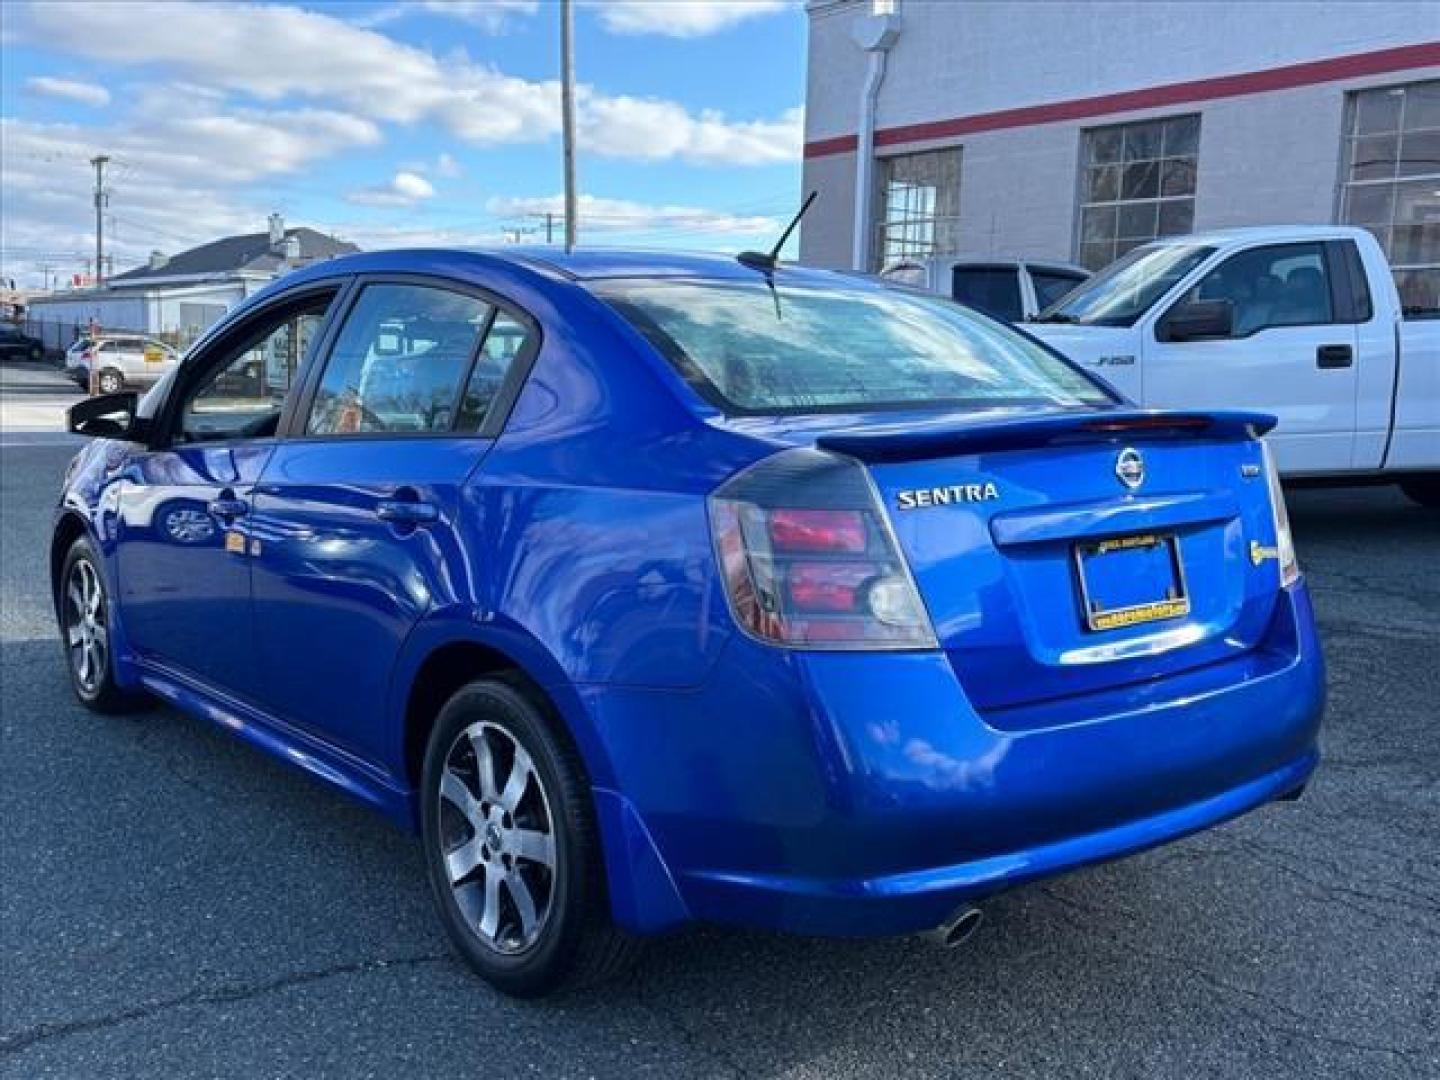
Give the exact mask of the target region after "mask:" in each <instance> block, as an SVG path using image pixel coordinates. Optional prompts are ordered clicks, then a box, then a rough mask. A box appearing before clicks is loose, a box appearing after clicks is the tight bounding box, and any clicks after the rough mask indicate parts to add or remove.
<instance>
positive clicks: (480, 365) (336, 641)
mask: <svg viewBox="0 0 1440 1080" xmlns="http://www.w3.org/2000/svg"><path fill="white" fill-rule="evenodd" d="M517 338H518V340H517ZM537 341H538V330H537V328H536V327H535V325H534V323H533V322H531V321H530V320H529V319H528V318H527V317H525V316H522V315H520V314H519V313H517V312H514V311H512V310H508V309H506V308H505V307H504V306H502V304H501V303H500V302H499V301H498V300H497V299H496V298H494V297H491V296H489V295H486V294H482V293H480V292H477V291H473V290H467V289H461V288H459V287H456V286H453V285H450V284H447V283H445V282H443V281H440V280H436V279H425V278H371V279H368V280H367V279H362V281H361V282H360V284H359V285H358V287H357V290H356V292H355V294H354V296H353V297H352V299H351V301H350V304H349V309H348V311H347V312H346V314H345V315H344V317H343V321H342V322H341V324H340V326H339V329H338V331H337V333H336V334H335V336H334V340H333V344H332V345H330V346H329V348H328V355H327V356H326V357H325V358H324V361H323V363H322V364H319V365H317V367H316V370H315V372H314V374H313V375H312V377H311V378H310V379H309V380H307V382H308V386H307V389H306V392H305V397H304V399H303V405H302V408H301V410H300V412H299V413H298V414H297V415H296V417H295V418H294V421H293V424H294V428H293V432H292V433H291V437H288V438H286V439H285V440H283V441H282V442H281V443H280V444H279V445H278V446H277V448H276V450H275V453H274V455H273V456H272V457H271V458H270V460H269V462H268V463H267V464H266V466H265V471H264V474H263V476H262V477H261V480H260V483H259V485H258V486H257V488H256V492H255V514H254V517H253V519H252V523H251V524H252V527H253V529H254V535H255V539H256V541H257V543H256V546H255V548H254V550H253V551H252V553H251V554H252V558H251V560H250V563H251V567H252V570H253V573H254V595H255V611H256V635H257V642H258V650H259V658H260V662H261V664H262V666H263V668H264V670H265V671H266V672H267V676H268V678H267V682H266V687H265V688H266V695H267V696H266V701H265V705H266V707H267V708H269V709H270V710H272V711H273V712H274V713H275V714H277V715H278V716H280V717H282V718H283V719H285V720H286V721H288V722H291V723H295V724H297V725H300V726H302V727H305V728H307V729H309V730H311V731H314V732H316V733H317V734H319V735H321V736H322V737H324V738H326V739H327V740H328V741H330V742H332V743H334V744H337V745H339V746H342V747H344V748H346V749H348V750H349V751H350V752H352V753H354V754H356V755H357V756H359V757H360V758H362V759H365V760H368V761H371V762H378V761H380V760H381V759H382V757H383V752H384V750H385V748H386V746H387V743H386V736H385V733H384V730H383V724H382V718H383V715H384V706H385V701H386V694H387V691H388V689H389V680H390V673H391V669H392V667H393V665H394V663H395V659H396V657H397V655H398V654H399V652H400V649H401V646H402V644H403V642H404V641H405V638H406V636H407V635H408V634H409V632H410V630H411V628H412V627H414V626H415V624H416V622H417V621H418V620H419V619H420V618H422V617H423V616H424V615H425V614H426V613H427V612H430V611H433V610H435V609H437V608H443V607H445V606H446V605H448V604H451V603H452V602H454V601H456V600H457V599H458V598H461V597H463V596H465V595H468V594H469V593H468V591H469V583H468V580H467V575H469V574H470V573H471V571H472V567H471V565H470V563H469V562H468V561H467V557H466V556H467V551H466V547H465V544H464V541H463V538H462V532H463V528H464V526H463V520H464V517H465V513H466V508H465V506H464V504H463V501H462V491H463V487H464V484H465V482H466V480H467V478H468V477H469V476H470V475H471V473H472V472H474V470H475V468H476V467H477V466H478V465H479V463H480V461H481V459H482V458H483V457H484V456H485V453H486V451H487V450H488V449H489V446H490V444H491V441H492V439H493V437H494V435H495V433H496V431H497V430H498V429H497V426H496V425H497V424H498V423H499V419H498V418H500V417H501V414H502V413H503V412H504V411H505V408H506V407H505V406H504V405H503V404H497V402H500V403H503V402H508V401H513V394H514V392H515V388H516V387H517V386H518V381H517V380H518V379H519V378H521V373H522V371H523V370H524V368H525V367H527V366H528V363H529V360H528V358H529V357H530V356H531V355H532V353H533V349H534V347H535V344H536V342H537Z"/></svg>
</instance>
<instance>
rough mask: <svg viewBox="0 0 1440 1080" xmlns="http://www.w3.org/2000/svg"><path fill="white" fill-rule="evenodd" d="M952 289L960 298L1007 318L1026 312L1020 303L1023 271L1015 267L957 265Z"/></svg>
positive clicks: (971, 304)
mask: <svg viewBox="0 0 1440 1080" xmlns="http://www.w3.org/2000/svg"><path fill="white" fill-rule="evenodd" d="M951 291H952V293H953V294H954V296H955V299H956V300H959V301H960V302H961V303H962V304H969V305H970V306H971V307H973V308H979V309H980V310H981V311H983V312H985V313H986V314H987V315H994V316H995V317H996V318H997V319H1004V320H1006V321H1007V322H1019V321H1020V319H1021V317H1022V316H1023V315H1024V314H1025V312H1024V308H1023V307H1022V306H1021V303H1020V272H1019V271H1018V270H1015V269H1013V268H1011V267H966V266H957V267H956V268H955V272H954V275H953V280H952V284H951Z"/></svg>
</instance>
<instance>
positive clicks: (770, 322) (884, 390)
mask: <svg viewBox="0 0 1440 1080" xmlns="http://www.w3.org/2000/svg"><path fill="white" fill-rule="evenodd" d="M593 287H594V289H595V291H596V293H598V294H599V295H600V296H601V297H603V298H604V299H606V300H608V301H609V302H610V304H611V305H613V306H614V307H615V308H616V309H617V310H619V311H620V313H621V314H622V315H624V316H625V317H626V318H627V319H628V320H629V321H630V322H631V323H632V324H633V325H634V326H635V327H636V329H638V330H639V331H640V333H641V334H643V335H644V336H645V337H646V338H648V339H649V341H650V342H651V343H652V344H653V345H654V346H655V347H656V348H657V349H658V350H659V351H660V352H661V354H662V355H664V356H665V357H666V358H667V359H668V360H669V361H670V362H671V363H672V364H674V365H675V367H676V368H677V370H679V371H680V373H681V374H682V375H683V376H684V377H685V378H686V379H687V380H688V381H689V382H690V383H691V384H692V385H694V386H695V387H696V388H697V390H699V391H700V392H701V393H702V394H704V395H705V396H707V397H709V398H711V399H712V400H718V401H719V402H720V403H721V404H722V405H723V406H724V407H726V408H728V409H730V410H731V411H742V412H748V413H795V412H801V413H803V412H816V411H823V410H832V411H833V410H838V409H873V408H887V407H888V408H896V407H902V406H909V407H917V408H919V407H925V408H929V407H933V408H946V407H950V408H954V407H956V406H961V407H964V406H974V407H982V408H983V407H991V406H998V405H1009V404H1016V405H1024V406H1040V407H1044V406H1056V407H1062V408H1063V407H1072V406H1078V405H1086V404H1089V405H1098V404H1105V403H1107V402H1109V401H1110V400H1111V398H1110V397H1109V395H1107V394H1106V393H1105V392H1104V391H1102V390H1101V389H1100V388H1099V387H1097V386H1096V384H1094V383H1093V382H1091V381H1090V379H1088V378H1087V377H1086V376H1084V375H1082V374H1081V373H1080V372H1079V371H1077V370H1076V369H1074V368H1073V367H1071V366H1070V365H1068V364H1066V363H1065V362H1064V361H1062V360H1060V359H1058V358H1057V357H1055V356H1054V355H1052V354H1051V353H1049V352H1047V351H1046V350H1045V349H1043V348H1041V347H1040V346H1039V345H1037V344H1035V343H1034V342H1032V341H1030V340H1028V339H1027V338H1025V337H1023V336H1021V335H1020V334H1017V333H1016V332H1015V331H1013V330H1011V329H1009V328H1008V327H1006V326H1004V325H1002V324H1000V323H997V322H994V321H993V320H991V319H986V318H983V317H981V316H978V315H976V314H975V313H974V312H971V311H968V310H966V309H965V308H963V307H961V306H960V305H958V304H952V303H950V302H949V301H947V300H941V299H939V298H936V297H928V296H922V295H920V294H918V293H916V294H911V293H904V292H900V291H898V290H893V289H860V288H846V287H844V286H825V287H802V288H797V287H793V286H787V285H783V284H780V283H778V282H777V283H776V284H775V286H774V288H773V290H772V289H771V288H768V287H767V286H766V285H765V283H764V282H763V281H755V282H753V283H752V282H743V283H740V282H718V281H714V282H711V281H704V282H700V281H689V282H687V281H659V280H632V281H610V282H601V283H597V284H596V285H595V286H593Z"/></svg>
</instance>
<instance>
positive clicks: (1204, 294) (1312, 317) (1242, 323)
mask: <svg viewBox="0 0 1440 1080" xmlns="http://www.w3.org/2000/svg"><path fill="white" fill-rule="evenodd" d="M1204 300H1222V301H1225V302H1226V303H1228V304H1229V305H1230V309H1231V312H1232V319H1233V322H1232V326H1233V329H1232V331H1231V335H1232V336H1233V337H1248V336H1249V335H1250V334H1253V333H1256V332H1257V331H1260V330H1265V329H1268V328H1270V327H1276V326H1311V325H1314V324H1316V323H1328V322H1332V321H1334V312H1333V309H1332V307H1331V300H1330V274H1329V271H1328V269H1327V267H1326V264H1325V252H1324V250H1323V248H1322V247H1321V245H1320V244H1277V245H1275V246H1273V247H1262V248H1255V249H1253V250H1251V251H1242V252H1240V254H1238V255H1232V256H1231V257H1230V258H1228V259H1226V260H1225V261H1224V262H1223V263H1221V264H1220V265H1219V266H1217V267H1216V268H1215V269H1214V270H1211V271H1210V272H1209V273H1208V274H1206V275H1205V276H1204V277H1203V278H1201V279H1200V281H1199V283H1198V284H1197V285H1196V286H1195V287H1194V288H1193V289H1191V290H1190V291H1189V292H1188V293H1186V295H1185V296H1184V298H1183V299H1182V300H1181V301H1180V303H1182V304H1184V303H1190V302H1194V301H1204Z"/></svg>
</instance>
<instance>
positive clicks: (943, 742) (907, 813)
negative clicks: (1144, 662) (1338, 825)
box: [588, 585, 1325, 936]
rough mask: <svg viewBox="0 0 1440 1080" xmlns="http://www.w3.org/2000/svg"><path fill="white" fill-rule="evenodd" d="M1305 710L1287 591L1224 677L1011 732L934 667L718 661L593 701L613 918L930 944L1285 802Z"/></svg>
mask: <svg viewBox="0 0 1440 1080" xmlns="http://www.w3.org/2000/svg"><path fill="white" fill-rule="evenodd" d="M1324 696H1325V692H1324V668H1323V662H1322V659H1321V655H1320V649H1319V643H1318V641H1317V639H1316V636H1315V631H1314V625H1313V618H1312V615H1311V610H1310V604H1309V599H1308V596H1307V595H1306V593H1305V590H1304V587H1303V585H1301V586H1297V587H1296V588H1294V589H1291V590H1287V591H1286V592H1285V593H1284V594H1283V595H1282V599H1281V602H1280V603H1279V604H1278V605H1277V608H1276V614H1275V618H1274V620H1273V623H1272V625H1271V627H1270V629H1269V631H1268V633H1267V634H1266V637H1265V641H1264V643H1263V644H1262V646H1261V647H1260V648H1258V649H1255V650H1252V651H1251V652H1250V653H1247V654H1245V655H1244V656H1243V657H1240V658H1236V659H1233V660H1230V661H1227V662H1225V663H1222V664H1215V665H1212V666H1210V667H1208V668H1202V669H1198V670H1196V671H1193V672H1188V673H1186V674H1183V675H1177V676H1172V677H1168V678H1165V679H1163V680H1159V681H1156V682H1153V683H1148V684H1142V685H1137V686H1132V687H1126V688H1121V689H1117V690H1112V691H1108V692H1105V693H1096V694H1091V695H1086V696H1085V697H1083V698H1070V699H1066V700H1065V701H1064V703H1063V707H1057V708H1056V709H1055V710H1054V717H1055V719H1054V721H1053V722H1052V723H1050V724H1049V725H1048V726H1047V725H1046V724H1044V723H1029V724H1027V725H1026V726H1025V728H1024V729H1023V730H1001V729H999V728H997V727H994V726H992V725H990V724H987V723H986V722H985V719H984V718H983V716H982V715H981V714H980V713H978V712H977V711H976V710H975V709H974V708H973V707H972V706H971V705H970V703H969V702H968V701H967V700H966V697H965V695H964V692H963V690H962V689H961V686H960V684H959V682H958V681H957V678H956V676H955V673H954V669H953V668H952V667H951V665H950V664H949V663H948V661H947V660H946V658H945V657H944V656H943V655H941V654H921V653H916V654H863V655H862V654H849V655H844V654H824V653H784V652H780V651H776V650H770V649H766V648H764V647H762V646H758V645H752V644H751V643H748V642H741V641H736V642H734V643H732V645H731V647H730V648H729V649H728V651H727V653H726V655H725V656H724V657H723V658H722V660H721V663H720V665H719V667H718V668H717V671H716V673H715V676H714V677H713V678H712V679H711V680H710V681H709V682H708V683H707V684H706V686H705V687H703V688H701V689H699V690H697V691H693V692H688V693H676V692H660V691H643V690H617V689H616V688H614V687H610V688H605V689H603V690H601V689H600V688H595V689H594V690H593V691H592V692H591V693H590V696H589V699H588V703H589V705H590V707H591V709H592V710H593V714H594V716H595V719H596V722H597V729H598V731H599V732H601V733H602V738H603V740H604V742H605V750H606V754H607V757H608V762H607V764H608V766H609V767H610V772H611V774H612V775H610V776H608V777H606V778H605V783H604V784H603V785H602V786H603V787H604V788H605V789H606V790H605V800H604V802H605V804H606V806H609V807H610V809H611V811H613V812H609V811H606V809H605V808H604V807H602V826H603V827H605V830H606V835H605V841H606V854H607V861H608V863H609V869H610V877H611V882H612V902H613V903H614V904H615V907H616V915H617V917H618V918H619V919H620V920H621V921H622V922H623V923H625V924H626V925H628V926H630V927H631V928H632V929H635V930H639V931H646V930H656V929H661V928H663V927H665V926H667V925H671V924H673V923H675V922H678V921H683V920H684V919H686V918H694V919H700V920H705V921H714V922H724V923H732V924H738V925H747V926H759V927H765V928H770V929H777V930H786V931H792V932H799V933H814V934H826V935H841V936H848V935H870V934H892V933H907V932H912V931H916V930H922V929H928V928H931V927H934V926H936V925H938V924H939V923H940V922H942V921H943V920H944V919H945V918H946V917H948V916H949V915H950V914H951V913H952V912H953V911H954V910H955V909H956V908H957V907H959V906H961V905H962V904H965V903H967V902H972V901H974V900H977V899H980V898H983V897H984V896H986V895H989V894H992V893H994V892H996V891H999V890H1001V889H1005V888H1009V887H1011V886H1014V885H1016V884H1019V883H1021V882H1025V881H1029V880H1033V879H1035V878H1039V877H1044V876H1047V875H1051V874H1056V873H1061V872H1064V871H1067V870H1071V869H1075V868H1077V867H1081V866H1085V865H1088V864H1091V863H1095V862H1100V861H1103V860H1107V859H1113V858H1116V857H1119V856H1122V855H1126V854H1129V853H1132V852H1135V851H1139V850H1142V849H1144V848H1148V847H1152V846H1154V845H1156V844H1160V843H1164V842H1166V841H1168V840H1172V839H1176V838H1178V837H1181V836H1184V835H1187V834H1189V833H1193V832H1195V831H1197V830H1199V829H1203V828H1207V827H1209V826H1211V825H1214V824H1217V823H1219V822H1221V821H1224V820H1226V819H1229V818H1232V817H1235V816H1236V815H1238V814H1242V813H1244V812H1245V811H1247V810H1250V809H1253V808H1254V807H1256V806H1259V805H1261V804H1263V803H1265V802H1268V801H1270V800H1272V799H1275V798H1279V797H1283V796H1286V795H1288V794H1291V793H1293V792H1295V791H1297V790H1298V789H1299V788H1300V787H1302V786H1303V785H1304V783H1305V782H1306V780H1307V779H1308V777H1309V775H1310V773H1311V772H1312V771H1313V769H1314V768H1315V765H1316V762H1317V760H1318V751H1317V746H1316V738H1317V734H1318V729H1319V723H1320V717H1321V714H1322V712H1323V708H1324ZM597 779H599V778H598V777H597ZM620 834H623V835H620Z"/></svg>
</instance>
